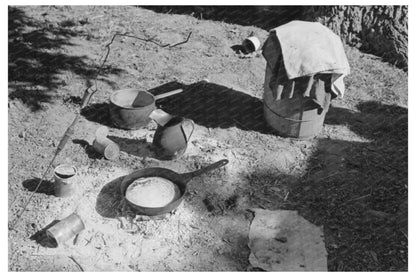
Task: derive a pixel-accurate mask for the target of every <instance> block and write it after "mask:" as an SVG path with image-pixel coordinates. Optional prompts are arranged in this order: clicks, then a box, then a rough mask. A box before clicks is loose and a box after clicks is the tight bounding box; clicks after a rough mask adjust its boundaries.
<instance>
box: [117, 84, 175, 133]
mask: <svg viewBox="0 0 416 277" xmlns="http://www.w3.org/2000/svg"><path fill="white" fill-rule="evenodd" d="M181 92H183V90H182V89H177V90H173V91H169V92H166V93H163V94H160V95H157V96H154V95H153V94H151V93H150V92H147V91H143V90H138V89H123V90H117V91H115V92H114V93H113V94H111V96H110V117H111V121H112V122H113V124H114V125H115V126H116V127H118V128H121V129H127V130H137V129H140V128H142V127H144V126H146V125H147V124H148V123H149V122H150V120H151V119H150V117H149V116H150V115H151V113H152V112H153V111H154V110H156V104H155V102H156V100H159V99H162V98H165V97H169V96H171V95H175V94H178V93H181ZM138 95H140V96H141V97H140V99H137V96H138ZM137 100H141V101H140V102H141V104H142V105H141V106H133V104H134V103H135V102H136V101H137Z"/></svg>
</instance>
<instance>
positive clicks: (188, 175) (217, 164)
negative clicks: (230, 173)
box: [181, 159, 228, 182]
mask: <svg viewBox="0 0 416 277" xmlns="http://www.w3.org/2000/svg"><path fill="white" fill-rule="evenodd" d="M226 164H228V160H227V159H223V160H219V161H218V162H215V163H213V164H210V165H208V166H206V167H203V168H201V169H199V170H196V171H193V172H188V173H185V174H181V176H182V178H184V179H185V180H186V182H189V181H190V180H191V179H192V178H194V177H196V176H199V175H201V174H204V173H207V172H209V171H211V170H214V169H217V168H220V167H222V166H224V165H226Z"/></svg>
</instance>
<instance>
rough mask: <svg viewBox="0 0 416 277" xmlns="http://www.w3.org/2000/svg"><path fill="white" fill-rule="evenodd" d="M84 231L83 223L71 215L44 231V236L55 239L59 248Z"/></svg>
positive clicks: (77, 217) (77, 216)
mask: <svg viewBox="0 0 416 277" xmlns="http://www.w3.org/2000/svg"><path fill="white" fill-rule="evenodd" d="M84 229H85V225H84V222H82V220H81V218H80V217H79V215H77V214H75V213H73V214H71V215H69V216H67V217H66V218H64V219H62V220H61V221H59V222H58V223H56V224H55V225H53V226H52V227H50V228H49V229H48V230H46V234H47V235H48V236H49V237H51V238H53V239H55V241H56V244H57V245H58V246H59V245H62V244H63V243H64V242H66V241H68V240H69V239H71V238H73V237H75V236H76V235H77V234H78V233H80V232H81V231H82V230H84Z"/></svg>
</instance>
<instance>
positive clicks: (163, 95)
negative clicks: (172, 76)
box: [154, 88, 183, 101]
mask: <svg viewBox="0 0 416 277" xmlns="http://www.w3.org/2000/svg"><path fill="white" fill-rule="evenodd" d="M181 92H183V89H181V88H180V89H175V90H172V91H169V92H165V93H162V94H159V95H155V96H154V97H155V101H156V100H159V99H162V98H165V97H169V96H172V95H175V94H178V93H181Z"/></svg>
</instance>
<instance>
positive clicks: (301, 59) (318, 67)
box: [266, 20, 350, 97]
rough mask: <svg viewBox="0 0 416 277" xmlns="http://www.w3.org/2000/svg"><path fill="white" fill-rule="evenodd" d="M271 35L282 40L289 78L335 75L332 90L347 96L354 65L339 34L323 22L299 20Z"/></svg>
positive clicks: (274, 30) (273, 31)
mask: <svg viewBox="0 0 416 277" xmlns="http://www.w3.org/2000/svg"><path fill="white" fill-rule="evenodd" d="M271 35H276V36H277V39H278V40H279V43H280V47H281V50H282V53H281V54H282V56H283V62H284V66H285V69H286V73H287V77H288V79H294V78H298V77H302V76H308V75H313V74H316V73H328V74H332V91H333V92H334V93H335V94H336V95H337V96H339V97H343V95H344V91H345V86H344V81H343V79H344V76H346V75H348V74H349V73H350V66H349V64H348V60H347V57H346V55H345V52H344V47H343V44H342V41H341V39H340V37H339V36H338V35H336V34H335V33H333V32H332V31H331V30H330V29H329V28H327V27H325V26H323V25H322V24H321V23H319V22H307V21H299V20H295V21H291V22H289V23H287V24H285V25H282V26H280V27H277V28H275V29H273V30H272V32H271ZM266 59H267V57H266Z"/></svg>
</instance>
